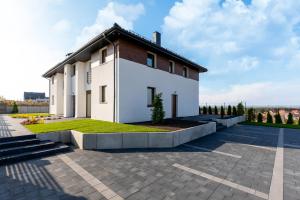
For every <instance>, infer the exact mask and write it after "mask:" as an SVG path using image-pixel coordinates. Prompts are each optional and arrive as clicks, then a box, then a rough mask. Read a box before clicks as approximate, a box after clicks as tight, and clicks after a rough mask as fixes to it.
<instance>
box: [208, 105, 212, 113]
mask: <svg viewBox="0 0 300 200" xmlns="http://www.w3.org/2000/svg"><path fill="white" fill-rule="evenodd" d="M208 114H210V115H212V109H211V107H210V106H208Z"/></svg>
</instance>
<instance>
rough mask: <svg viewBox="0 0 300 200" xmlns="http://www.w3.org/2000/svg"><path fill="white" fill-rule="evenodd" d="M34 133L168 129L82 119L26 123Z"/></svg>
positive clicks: (152, 130)
mask: <svg viewBox="0 0 300 200" xmlns="http://www.w3.org/2000/svg"><path fill="white" fill-rule="evenodd" d="M25 127H26V128H28V129H29V130H30V131H32V132H33V133H47V132H54V131H64V130H75V131H79V132H82V133H118V132H167V131H168V130H164V129H157V128H151V127H146V126H137V125H128V124H119V123H112V122H106V121H99V120H92V119H82V120H69V121H63V122H53V123H48V124H33V125H26V126H25Z"/></svg>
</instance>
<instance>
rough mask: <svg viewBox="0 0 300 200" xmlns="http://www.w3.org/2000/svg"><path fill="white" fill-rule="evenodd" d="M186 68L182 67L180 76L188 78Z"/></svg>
mask: <svg viewBox="0 0 300 200" xmlns="http://www.w3.org/2000/svg"><path fill="white" fill-rule="evenodd" d="M188 73H189V72H188V68H187V67H183V69H182V76H183V77H185V78H188V76H189V74H188Z"/></svg>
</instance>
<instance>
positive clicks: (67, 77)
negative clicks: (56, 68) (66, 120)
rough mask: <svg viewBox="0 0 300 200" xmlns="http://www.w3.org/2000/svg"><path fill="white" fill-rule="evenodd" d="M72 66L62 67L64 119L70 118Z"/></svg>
mask: <svg viewBox="0 0 300 200" xmlns="http://www.w3.org/2000/svg"><path fill="white" fill-rule="evenodd" d="M71 68H72V65H70V64H66V65H65V66H64V117H72V114H73V112H72V78H71Z"/></svg>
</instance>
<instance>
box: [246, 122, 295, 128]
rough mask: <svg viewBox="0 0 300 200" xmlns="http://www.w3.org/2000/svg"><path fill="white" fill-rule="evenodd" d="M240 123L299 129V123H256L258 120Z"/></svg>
mask: <svg viewBox="0 0 300 200" xmlns="http://www.w3.org/2000/svg"><path fill="white" fill-rule="evenodd" d="M241 124H244V125H254V126H266V127H276V128H291V129H300V125H294V124H270V123H258V122H242V123H241Z"/></svg>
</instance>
